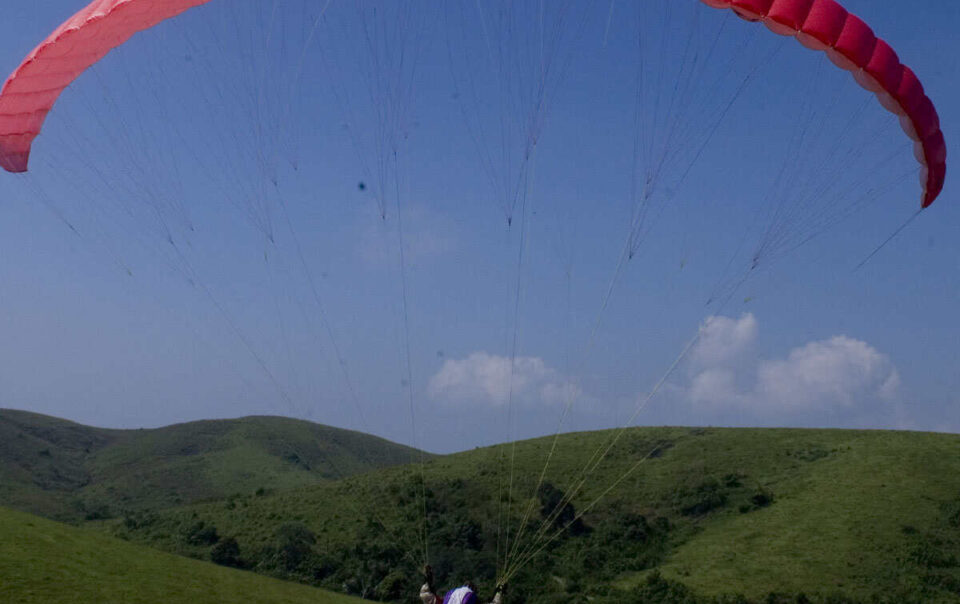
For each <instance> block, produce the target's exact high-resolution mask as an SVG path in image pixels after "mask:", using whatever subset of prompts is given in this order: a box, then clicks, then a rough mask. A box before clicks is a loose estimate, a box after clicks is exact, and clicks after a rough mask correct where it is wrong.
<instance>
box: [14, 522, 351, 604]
mask: <svg viewBox="0 0 960 604" xmlns="http://www.w3.org/2000/svg"><path fill="white" fill-rule="evenodd" d="M0 535H2V538H0V602H4V603H9V604H33V603H36V604H59V603H61V602H62V603H66V602H70V603H77V602H83V603H91V604H92V603H101V602H102V603H111V604H112V603H117V602H125V603H128V604H157V603H158V602H163V603H169V604H173V603H182V604H224V603H226V602H238V603H239V602H257V603H263V604H273V603H276V604H281V603H283V604H299V603H301V602H302V603H304V604H306V603H308V602H309V603H311V604H348V603H349V602H358V601H359V600H357V599H355V598H350V597H348V596H343V595H339V594H333V593H330V592H325V591H322V590H319V589H315V588H311V587H307V586H304V585H298V584H295V583H289V582H284V581H278V580H276V579H271V578H268V577H263V576H260V575H257V574H254V573H249V572H242V571H238V570H233V569H228V568H223V567H221V566H216V565H214V564H209V563H204V562H198V561H196V560H189V559H187V558H182V557H179V556H173V555H170V554H166V553H163V552H159V551H156V550H154V549H150V548H147V547H143V546H137V545H133V544H130V543H124V542H123V541H120V540H117V539H113V538H110V537H108V536H106V535H102V534H98V533H95V532H93V531H89V530H83V529H79V528H75V527H71V526H67V525H64V524H59V523H56V522H52V521H49V520H45V519H42V518H38V517H36V516H31V515H29V514H24V513H21V512H15V511H12V510H7V509H3V508H0Z"/></svg>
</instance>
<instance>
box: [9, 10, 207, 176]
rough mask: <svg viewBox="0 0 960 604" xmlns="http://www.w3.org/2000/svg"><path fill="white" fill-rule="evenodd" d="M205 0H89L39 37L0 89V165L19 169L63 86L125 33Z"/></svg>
mask: <svg viewBox="0 0 960 604" xmlns="http://www.w3.org/2000/svg"><path fill="white" fill-rule="evenodd" d="M207 2H209V0H163V1H159V0H95V1H94V2H92V3H90V4H89V5H87V6H86V7H85V8H83V9H82V10H80V11H79V12H78V13H76V14H75V15H74V16H72V17H70V19H68V20H67V21H66V22H65V23H63V24H62V25H61V26H60V27H58V28H57V29H56V30H55V31H54V32H53V33H52V34H50V36H48V37H47V39H46V40H44V41H43V42H41V43H40V45H39V46H37V47H36V48H35V49H34V50H33V52H31V53H30V54H29V55H28V56H27V58H26V59H25V60H24V61H23V63H22V64H21V65H20V67H18V68H17V70H16V71H14V72H13V75H11V76H10V77H9V78H8V79H7V81H6V83H5V84H4V85H3V89H2V91H0V167H2V168H3V169H5V170H7V171H9V172H25V171H26V170H27V163H28V160H29V157H30V146H31V144H32V143H33V139H34V138H36V136H37V135H38V134H39V133H40V129H41V127H42V126H43V121H44V119H45V118H46V116H47V113H48V112H49V111H50V109H51V108H52V107H53V104H54V103H55V102H56V100H57V98H58V97H59V96H60V93H61V92H63V89H64V88H66V87H67V86H69V85H70V84H71V83H72V82H73V81H74V80H75V79H77V77H79V76H80V74H81V73H83V72H84V71H85V70H86V69H87V68H88V67H90V66H91V65H93V64H94V63H96V62H97V61H99V60H100V59H102V58H103V57H104V55H106V54H107V53H108V52H110V51H111V50H112V49H113V48H116V47H117V46H119V45H121V44H123V43H124V42H126V41H127V40H128V39H129V38H130V36H132V35H134V34H135V33H137V32H139V31H142V30H144V29H149V28H151V27H153V26H154V25H156V24H158V23H160V22H161V21H165V20H166V19H169V18H171V17H174V16H176V15H179V14H180V13H182V12H183V11H185V10H187V9H190V8H193V7H195V6H199V5H201V4H205V3H207Z"/></svg>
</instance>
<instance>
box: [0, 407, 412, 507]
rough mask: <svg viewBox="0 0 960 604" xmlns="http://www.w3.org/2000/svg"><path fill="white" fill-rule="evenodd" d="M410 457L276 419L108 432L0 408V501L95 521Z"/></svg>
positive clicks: (387, 445) (357, 437)
mask: <svg viewBox="0 0 960 604" xmlns="http://www.w3.org/2000/svg"><path fill="white" fill-rule="evenodd" d="M414 453H415V451H414V450H413V449H410V448H408V447H404V446H401V445H397V444H394V443H391V442H388V441H385V440H383V439H379V438H375V437H373V436H368V435H365V434H361V433H359V432H352V431H348V430H340V429H336V428H330V427H327V426H322V425H318V424H313V423H310V422H305V421H299V420H292V419H285V418H279V417H247V418H242V419H235V420H217V421H200V422H191V423H186V424H178V425H175V426H168V427H164V428H159V429H153V430H105V429H100V428H91V427H87V426H82V425H80V424H76V423H73V422H69V421H65V420H61V419H56V418H52V417H46V416H43V415H38V414H34V413H27V412H23V411H12V410H0V505H5V506H9V507H13V508H17V509H21V510H24V511H28V512H31V513H36V514H40V515H43V516H47V517H50V518H54V519H58V520H70V521H76V520H84V519H86V520H92V519H98V518H105V517H111V516H115V515H117V514H120V513H123V512H131V511H137V510H155V509H160V508H163V507H168V506H174V505H182V504H189V503H194V502H197V501H204V500H214V499H224V498H226V497H229V496H231V495H235V494H243V493H254V492H256V491H258V490H259V491H260V492H264V491H267V492H269V491H274V490H283V489H289V488H294V487H301V486H305V485H312V484H318V483H321V482H324V481H328V480H334V479H339V478H343V477H346V476H351V475H354V474H358V473H362V472H367V471H370V470H372V469H376V468H382V467H385V466H390V465H395V464H400V463H408V462H409V461H410V460H411V459H414ZM418 457H419V455H418V456H417V458H418Z"/></svg>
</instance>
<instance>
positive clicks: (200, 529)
mask: <svg viewBox="0 0 960 604" xmlns="http://www.w3.org/2000/svg"><path fill="white" fill-rule="evenodd" d="M183 537H184V540H185V541H186V542H187V543H189V544H190V545H213V544H214V543H216V542H217V541H219V540H220V535H218V534H217V527H215V526H213V525H212V524H211V525H207V524H206V523H205V522H204V521H203V520H198V521H196V522H194V523H193V524H191V525H190V526H188V527H187V528H186V529H185V530H184V531H183Z"/></svg>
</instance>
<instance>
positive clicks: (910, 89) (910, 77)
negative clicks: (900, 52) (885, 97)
mask: <svg viewBox="0 0 960 604" xmlns="http://www.w3.org/2000/svg"><path fill="white" fill-rule="evenodd" d="M924 96H925V95H924V92H923V84H921V83H920V80H919V79H918V78H917V75H916V74H915V73H913V70H912V69H910V68H909V67H907V66H906V65H904V67H903V75H902V76H901V77H900V85H899V86H898V87H897V91H896V93H895V94H894V95H893V97H894V98H895V99H897V102H898V103H900V106H901V107H903V108H904V110H906V112H907V114H910V112H912V111H913V110H914V109H915V108H916V107H917V105H919V104H920V101H922V100H923V97H924Z"/></svg>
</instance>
